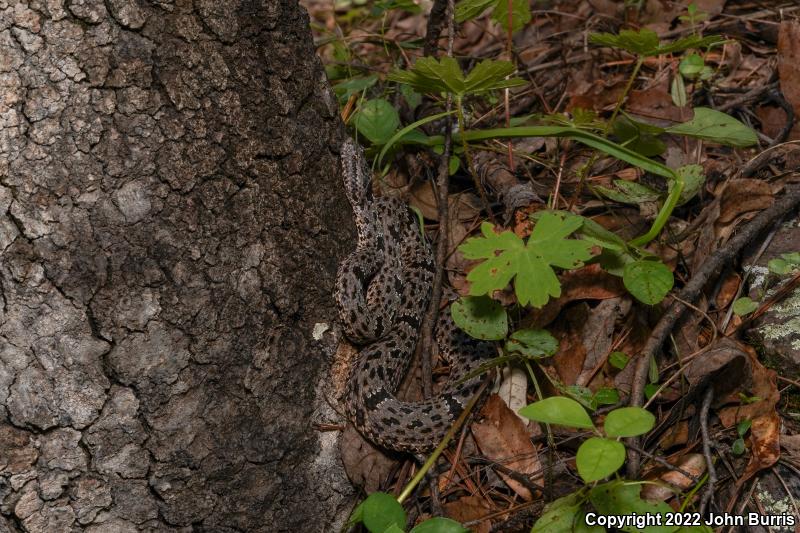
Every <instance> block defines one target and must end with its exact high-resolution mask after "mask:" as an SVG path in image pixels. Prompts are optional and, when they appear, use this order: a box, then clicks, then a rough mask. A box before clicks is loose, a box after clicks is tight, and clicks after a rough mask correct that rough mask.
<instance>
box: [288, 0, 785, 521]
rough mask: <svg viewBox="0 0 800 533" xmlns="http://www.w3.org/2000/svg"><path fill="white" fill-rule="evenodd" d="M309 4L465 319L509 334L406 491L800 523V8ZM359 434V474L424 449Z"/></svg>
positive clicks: (336, 79) (375, 486) (507, 510)
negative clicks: (424, 478)
mask: <svg viewBox="0 0 800 533" xmlns="http://www.w3.org/2000/svg"><path fill="white" fill-rule="evenodd" d="M304 5H305V6H306V8H307V9H308V10H309V13H310V15H311V19H312V27H313V29H314V32H315V38H316V39H317V43H318V51H319V54H320V56H321V58H322V60H323V62H324V64H325V66H326V70H327V72H328V76H329V78H330V79H331V82H332V84H333V85H334V91H335V93H336V96H337V98H338V99H339V102H340V106H341V110H342V117H343V119H344V121H345V123H346V124H347V125H348V128H349V130H350V131H351V133H352V134H353V135H354V136H357V137H358V138H359V139H360V140H361V142H362V144H364V145H365V146H366V147H367V154H368V156H369V157H370V158H371V159H372V160H373V161H374V162H375V166H374V168H375V169H376V171H377V172H376V175H377V176H378V177H379V179H377V180H376V188H377V189H378V190H380V191H381V193H382V194H390V195H397V196H400V197H401V198H403V199H404V200H406V201H407V202H408V203H409V205H411V206H412V207H413V208H414V209H416V210H417V211H418V213H419V214H420V215H421V217H423V218H424V222H425V229H426V231H427V233H428V235H429V237H430V239H431V240H432V242H434V243H437V242H442V239H441V237H442V236H443V235H444V236H445V237H446V242H447V246H446V247H445V250H444V252H445V257H446V261H445V263H444V265H442V266H443V268H444V275H445V279H446V285H448V286H450V287H452V288H453V289H454V290H455V291H456V292H457V293H458V294H459V295H460V300H459V302H457V304H458V305H461V309H462V313H461V316H460V317H459V320H458V322H459V325H461V326H462V327H463V328H464V329H465V330H466V331H468V332H469V333H470V334H472V335H474V336H476V337H479V338H483V339H491V340H497V341H501V342H499V343H498V350H499V351H498V355H499V359H498V360H496V361H495V363H497V364H496V367H497V368H496V369H493V371H497V372H498V373H502V375H503V376H504V378H505V379H504V381H503V384H502V385H501V386H500V387H499V390H496V391H495V393H494V395H493V396H491V397H490V398H489V399H488V400H487V401H485V402H484V403H483V404H482V406H480V407H479V409H476V411H475V412H473V413H470V418H469V419H468V421H467V423H466V424H465V425H464V429H463V430H462V431H459V432H458V433H457V434H456V435H455V438H454V439H453V442H452V445H451V446H450V447H448V448H447V449H445V450H444V452H443V454H442V456H441V457H440V458H439V461H438V463H437V465H438V466H437V467H436V468H435V469H434V472H435V476H434V477H435V480H434V481H433V482H431V483H426V484H424V487H423V488H422V489H420V490H418V491H416V492H415V493H414V495H412V496H411V497H410V498H409V499H407V500H406V501H404V502H403V503H404V505H405V510H406V512H407V513H408V518H407V521H408V524H409V525H413V524H415V523H419V522H421V521H423V520H424V519H426V518H429V517H430V516H436V515H438V516H447V517H449V518H451V519H453V520H455V521H457V522H459V523H460V524H462V525H463V526H464V527H467V528H469V529H471V530H473V531H478V532H489V531H528V530H530V529H531V527H533V528H534V531H572V530H576V531H584V530H585V531H588V530H595V529H593V528H591V527H590V526H588V525H585V519H584V515H585V513H586V512H591V511H594V512H596V513H599V514H606V515H613V514H628V513H631V512H639V513H644V512H652V513H662V514H664V513H669V512H672V511H677V510H683V511H687V512H698V513H701V516H702V517H705V518H707V517H708V516H710V514H709V513H717V514H718V515H719V514H721V513H725V512H727V513H729V514H730V516H744V515H746V514H747V513H751V512H752V513H757V514H759V516H774V517H779V518H780V517H783V518H784V519H786V517H788V516H790V515H794V516H795V517H797V520H798V522H797V523H800V513H799V512H798V499H800V431H798V429H799V428H800V217H799V216H798V214H797V209H796V206H797V204H798V198H799V197H800V192H798V189H799V188H800V187H799V186H798V183H799V182H800V173H798V169H800V123H799V122H797V121H796V120H795V118H796V117H798V116H800V6H798V5H797V3H796V2H780V1H752V0H736V1H734V0H730V1H727V2H726V1H725V0H703V1H701V0H696V2H695V3H692V4H690V3H689V2H687V1H676V2H672V1H658V0H649V1H643V2H621V1H612V0H577V1H561V2H558V1H547V0H545V1H538V0H537V1H531V2H530V3H528V2H527V0H461V1H459V2H458V3H456V7H455V16H454V17H453V18H455V19H457V21H456V22H453V21H452V19H450V17H448V13H447V11H445V12H444V13H443V15H442V16H441V17H436V15H435V14H434V16H432V17H431V16H430V14H429V12H430V9H431V7H432V6H431V4H430V3H429V2H425V1H419V2H415V1H413V0H376V1H372V0H370V1H368V2H364V1H359V0H335V2H334V1H333V0H305V1H304ZM446 5H447V4H446V2H444V3H439V4H437V5H436V6H433V8H434V12H435V11H436V9H437V7H446ZM509 6H510V8H511V9H510V10H509ZM509 11H510V13H509ZM431 21H432V22H431ZM509 22H510V24H509ZM451 24H454V25H455V26H456V31H455V35H454V38H453V39H452V42H451V43H449V42H448V38H447V35H448V26H449V25H451ZM509 25H510V26H511V27H510V28H509V27H508V26H509ZM431 28H432V29H437V28H438V29H439V30H440V31H441V36H440V37H438V38H436V39H432V38H431V37H430V36H428V35H427V34H426V31H428V33H430V31H429V29H431ZM426 56H427V57H428V58H432V57H435V58H437V59H439V61H433V60H428V59H421V58H424V57H426ZM448 57H452V58H454V59H455V62H452V60H448V59H447V58H448ZM443 58H444V59H443ZM486 61H489V62H486ZM506 62H508V63H506ZM454 65H455V67H454ZM479 65H481V66H480V67H479ZM459 69H460V70H459ZM447 111H454V112H452V113H451V114H449V115H444V114H443V113H445V112H447ZM406 127H408V128H406ZM448 127H452V128H453V130H454V131H455V132H459V133H460V132H466V133H465V134H464V135H460V134H458V133H456V134H455V135H453V136H452V138H451V136H449V135H445V133H446V132H447V131H448ZM404 128H406V129H405V130H404ZM443 152H444V153H450V154H452V155H451V156H450V158H449V159H447V160H445V163H447V167H448V168H447V171H445V172H440V170H439V169H440V160H441V159H442V158H443V156H442V155H441V154H442V153H443ZM444 166H445V165H442V166H441V168H444ZM444 181H446V182H447V189H443V188H442V186H443V183H444ZM443 190H444V191H445V193H446V195H447V198H448V201H447V205H448V206H449V213H448V216H447V219H446V220H442V215H443V213H442V210H441V209H439V208H437V198H438V197H440V196H441V193H442V191H443ZM551 215H552V216H551ZM548 217H549V218H548ZM487 223H488V224H491V226H490V225H487ZM545 223H547V224H550V226H548V227H550V228H552V232H551V233H550V234H542V232H543V231H544V230H543V229H542V230H541V231H539V232H538V233H537V228H540V226H541V228H544V225H545ZM482 226H483V229H484V231H483V233H481V227H482ZM492 226H494V227H493V228H492ZM486 228H488V229H486ZM501 232H507V233H504V234H503V235H507V239H506V244H502V243H500V242H499V241H500V240H501V239H498V238H497V237H498V234H499V233H501ZM481 235H483V236H482V237H481ZM570 235H571V238H567V237H568V236H570ZM509 239H511V240H513V241H514V243H516V244H514V245H508V244H507V241H508V240H509ZM514 246H519V248H514ZM512 249H513V250H525V251H524V252H519V253H520V254H522V255H524V254H526V253H530V254H531V255H530V257H533V259H531V264H534V267H530V268H532V270H530V271H526V270H525V267H524V266H520V265H517V264H515V263H514V261H515V260H517V259H518V256H513V257H512V255H513V254H512V251H513V250H512ZM487 250H488V252H487ZM515 253H516V252H515ZM481 254H483V255H481ZM504 254H507V255H504ZM499 257H505V258H506V260H505V262H503V261H497V264H494V266H492V265H490V263H491V262H492V261H495V260H497V259H498V258H499ZM526 257H528V256H526ZM515 258H517V259H515ZM528 274H530V276H528ZM553 274H556V275H557V278H556V277H555V276H553ZM545 278H546V279H548V280H550V281H544V279H545ZM531 279H532V280H533V281H531ZM455 305H456V304H454V307H455ZM454 315H455V311H454ZM440 367H441V365H440V364H438V363H436V361H434V364H433V380H434V383H435V382H436V381H437V380H438V378H440V377H441V376H442V375H443V374H444V369H442V368H440ZM424 374H425V373H424V372H422V375H424ZM412 375H413V376H415V377H416V378H417V379H416V380H410V381H411V383H409V384H407V387H406V390H405V394H406V398H407V399H409V400H412V401H413V400H415V399H419V398H421V397H422V392H421V390H422V389H421V387H420V385H419V384H418V382H419V376H420V372H419V371H418V372H415V373H414V372H412ZM546 398H566V399H567V400H569V403H564V404H563V405H562V406H561V407H563V409H564V411H563V412H562V413H561V414H560V415H554V414H553V410H552V407H553V405H549V406H548V404H545V403H541V402H542V401H543V400H545V399H546ZM529 404H530V405H529ZM537 405H538V406H539V407H541V408H538V409H537V407H536V406H537ZM576 405H577V406H578V408H576V407H575V406H576ZM525 406H529V407H525ZM545 406H548V407H549V408H550V409H549V410H548V409H544V407H545ZM621 408H623V409H621ZM624 408H628V409H629V410H626V409H624ZM520 409H522V413H521V414H522V415H523V416H522V417H520V416H519V415H518V412H519V411H520ZM575 409H579V411H576V410H575ZM641 409H646V410H647V411H648V412H649V413H651V414H652V415H653V417H652V421H650V420H649V419H647V416H646V415H642V414H641ZM587 412H588V413H589V414H590V415H591V419H592V422H590V424H589V427H588V429H587V426H586V425H582V424H581V422H580V421H579V419H580V420H583V418H582V416H583V415H581V414H580V413H587ZM565 413H566V414H565ZM559 417H560V418H559ZM576 417H577V418H576ZM537 421H538V422H539V423H537ZM593 425H594V426H596V427H597V428H603V430H602V431H600V430H599V429H595V428H594V427H592V426H593ZM612 426H613V427H612ZM619 426H622V427H621V428H620V427H619ZM621 438H624V440H622V441H621V440H620V439H621ZM620 442H624V443H625V448H624V451H623V452H620V451H619V450H621V449H622V444H620ZM620 453H622V455H621V456H620V455H619V454H620ZM625 454H627V455H625ZM343 457H344V458H345V463H346V468H347V470H348V473H349V475H350V477H351V479H352V480H353V481H354V482H356V483H357V484H359V485H361V486H363V487H364V490H365V493H372V492H374V491H383V492H387V493H390V494H394V495H395V496H397V495H398V494H400V493H401V490H402V488H403V487H404V486H405V485H406V484H407V483H408V481H409V480H410V479H411V478H412V477H413V475H414V473H415V472H416V471H417V469H418V465H417V464H416V463H415V461H414V460H413V459H412V458H410V457H408V458H406V457H398V456H396V455H387V454H384V453H383V452H381V451H380V450H378V449H376V448H373V447H372V446H371V445H369V444H368V443H367V442H364V441H363V440H361V439H360V437H359V436H358V434H357V433H355V432H353V431H349V432H347V433H346V434H345V435H344V436H343ZM623 461H624V463H625V464H624V466H623ZM617 470H618V471H617ZM625 476H626V477H625ZM603 479H610V480H611V481H605V482H602V480H603ZM622 479H627V480H628V481H621V480H622ZM640 482H644V483H640ZM631 487H633V489H631ZM631 491H632V492H631ZM553 502H555V504H554V503H553ZM537 520H538V521H537ZM534 524H535V526H534ZM678 525H680V524H676V527H671V528H670V527H664V528H661V529H658V528H655V529H653V528H640V529H636V528H625V530H626V531H640V530H641V531H676V530H678V527H677V526H678ZM711 525H712V527H713V526H714V524H711ZM366 527H367V529H370V530H372V529H371V528H370V526H369V524H366ZM404 527H406V524H402V525H401V526H400V527H399V529H400V530H402V529H403V528H404ZM758 527H762V526H757V527H755V528H753V529H751V530H753V531H758V530H759V529H758ZM548 528H550V529H548ZM714 529H716V530H728V529H725V528H723V529H719V528H714ZM695 530H696V531H702V530H708V529H707V528H705V526H703V527H699V528H684V529H683V530H682V531H695ZM761 530H763V531H767V530H768V529H766V528H762V529H761ZM771 530H772V531H787V532H788V531H796V529H795V526H793V525H791V524H787V521H786V520H784V521H783V522H782V523H777V522H774V523H773V526H772V529H771ZM798 530H800V529H798ZM431 531H433V529H431ZM437 531H439V530H437ZM441 531H450V530H445V529H441ZM453 531H455V530H453Z"/></svg>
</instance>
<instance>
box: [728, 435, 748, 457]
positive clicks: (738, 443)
mask: <svg viewBox="0 0 800 533" xmlns="http://www.w3.org/2000/svg"><path fill="white" fill-rule="evenodd" d="M746 449H747V447H746V446H745V444H744V439H743V438H742V437H739V438H738V439H736V440H735V441H733V444H732V445H731V451H732V452H733V454H734V455H742V454H743V453H744V451H745V450H746Z"/></svg>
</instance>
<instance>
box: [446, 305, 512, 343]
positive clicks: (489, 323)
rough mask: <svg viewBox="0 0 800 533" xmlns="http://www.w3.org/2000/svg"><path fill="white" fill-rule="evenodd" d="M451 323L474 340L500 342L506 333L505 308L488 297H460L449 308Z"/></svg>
mask: <svg viewBox="0 0 800 533" xmlns="http://www.w3.org/2000/svg"><path fill="white" fill-rule="evenodd" d="M450 313H451V315H452V317H453V322H455V323H456V325H457V326H458V327H459V328H461V329H463V330H464V331H465V332H467V334H468V335H469V336H471V337H474V338H476V339H482V340H487V341H491V340H500V339H504V338H505V336H506V334H507V333H508V316H507V315H506V310H505V308H504V307H503V306H502V305H500V303H499V302H496V301H494V300H492V299H491V298H489V297H488V296H466V297H463V296H462V297H461V298H459V299H458V300H456V301H455V302H453V304H452V305H451V306H450Z"/></svg>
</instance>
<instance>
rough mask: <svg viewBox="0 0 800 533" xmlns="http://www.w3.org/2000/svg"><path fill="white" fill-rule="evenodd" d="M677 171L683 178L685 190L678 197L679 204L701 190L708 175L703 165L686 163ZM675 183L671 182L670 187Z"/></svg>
mask: <svg viewBox="0 0 800 533" xmlns="http://www.w3.org/2000/svg"><path fill="white" fill-rule="evenodd" d="M676 172H677V173H678V175H679V176H680V177H681V178H683V190H682V191H681V194H680V196H679V199H678V205H683V204H685V203H686V202H688V201H689V200H691V199H692V198H694V197H695V195H696V194H697V193H698V192H700V189H701V188H702V187H703V184H704V183H705V181H706V175H705V174H704V173H703V167H702V166H701V165H684V166H682V167H680V168H678V169H677V171H676ZM674 183H675V182H670V188H672V186H673V184H674Z"/></svg>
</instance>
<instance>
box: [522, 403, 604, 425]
mask: <svg viewBox="0 0 800 533" xmlns="http://www.w3.org/2000/svg"><path fill="white" fill-rule="evenodd" d="M519 414H520V415H522V416H524V417H525V418H530V419H531V420H535V421H537V422H544V423H545V424H558V425H559V426H567V427H572V428H582V429H591V428H593V427H594V424H592V419H591V418H589V415H588V413H586V410H585V409H584V408H583V407H582V406H581V404H579V403H578V402H576V401H575V400H573V399H571V398H565V397H563V396H551V397H550V398H545V399H544V400H539V401H538V402H534V403H532V404H530V405H526V406H525V407H523V408H522V409H520V410H519Z"/></svg>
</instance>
